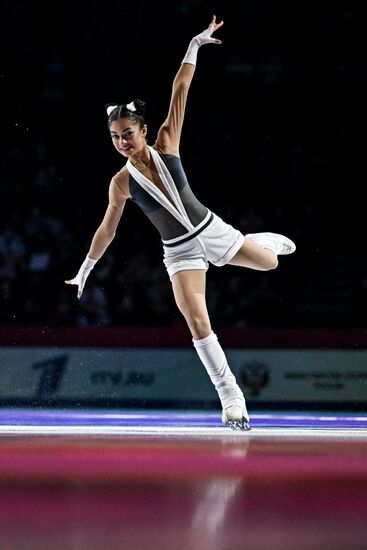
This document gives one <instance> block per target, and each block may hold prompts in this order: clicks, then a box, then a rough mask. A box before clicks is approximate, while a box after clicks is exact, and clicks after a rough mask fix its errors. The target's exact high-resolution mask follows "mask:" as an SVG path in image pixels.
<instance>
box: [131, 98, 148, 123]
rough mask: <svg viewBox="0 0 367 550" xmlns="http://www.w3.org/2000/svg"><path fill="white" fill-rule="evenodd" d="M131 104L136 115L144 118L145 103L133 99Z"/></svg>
mask: <svg viewBox="0 0 367 550" xmlns="http://www.w3.org/2000/svg"><path fill="white" fill-rule="evenodd" d="M132 103H133V104H134V107H135V112H136V114H137V115H140V116H142V117H143V118H144V117H145V102H144V101H142V100H141V99H134V101H132Z"/></svg>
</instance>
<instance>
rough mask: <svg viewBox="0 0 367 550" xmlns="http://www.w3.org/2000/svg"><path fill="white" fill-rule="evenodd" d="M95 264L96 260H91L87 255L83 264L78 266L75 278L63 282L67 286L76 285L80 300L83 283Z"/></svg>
mask: <svg viewBox="0 0 367 550" xmlns="http://www.w3.org/2000/svg"><path fill="white" fill-rule="evenodd" d="M96 263H97V260H93V259H92V258H90V257H89V256H88V255H87V256H86V258H85V260H84V262H83V263H82V265H81V266H80V268H79V271H78V273H77V275H76V277H74V279H71V280H70V281H65V283H67V284H69V285H78V298H80V297H81V295H82V294H83V289H84V285H85V282H86V280H87V278H88V275H89V273H90V272H91V271H92V269H93V267H94V266H95V264H96Z"/></svg>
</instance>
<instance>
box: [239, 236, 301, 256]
mask: <svg viewBox="0 0 367 550" xmlns="http://www.w3.org/2000/svg"><path fill="white" fill-rule="evenodd" d="M245 239H250V240H251V241H253V242H254V243H256V244H258V245H259V246H262V247H263V248H269V249H270V250H273V251H274V252H275V253H276V254H277V255H278V256H282V255H285V254H293V252H295V250H296V245H295V244H294V242H293V241H291V240H290V239H288V237H285V236H284V235H279V234H278V233H247V235H245Z"/></svg>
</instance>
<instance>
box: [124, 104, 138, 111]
mask: <svg viewBox="0 0 367 550" xmlns="http://www.w3.org/2000/svg"><path fill="white" fill-rule="evenodd" d="M126 109H129V111H132V112H134V111H136V107H135V103H134V102H133V101H132V102H131V103H128V104H127V105H126Z"/></svg>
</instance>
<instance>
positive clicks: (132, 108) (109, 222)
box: [65, 15, 296, 430]
mask: <svg viewBox="0 0 367 550" xmlns="http://www.w3.org/2000/svg"><path fill="white" fill-rule="evenodd" d="M222 25H223V21H221V22H220V23H217V22H216V16H215V15H213V17H212V20H211V23H210V25H209V27H208V28H207V29H206V30H204V31H203V32H202V33H200V34H198V35H196V36H194V37H193V38H192V40H191V41H190V43H189V46H188V49H187V52H186V54H185V56H184V58H183V60H182V63H181V64H180V67H179V70H178V72H177V74H176V76H175V78H174V81H173V85H172V94H171V100H170V105H169V109H168V114H167V118H166V119H165V121H164V122H163V124H162V126H161V127H160V129H159V131H158V134H157V138H156V141H155V143H154V145H152V146H150V145H148V143H147V140H146V136H147V125H146V122H145V103H144V102H143V101H141V100H140V99H135V100H134V101H132V102H130V103H127V104H120V105H116V104H109V105H107V106H106V110H107V116H108V121H107V123H108V128H109V131H110V134H111V139H112V143H113V145H114V147H115V149H116V150H117V152H118V153H119V154H120V155H122V156H123V157H125V158H126V159H127V161H126V163H125V165H124V166H123V167H122V169H121V170H120V171H119V172H117V174H115V175H114V176H113V177H112V180H111V183H110V186H109V203H108V206H107V210H106V212H105V215H104V218H103V220H102V222H101V224H100V226H99V227H98V229H97V230H96V232H95V234H94V237H93V239H92V242H91V246H90V249H89V251H88V254H87V256H86V258H85V260H84V262H83V263H82V265H81V267H80V269H79V271H78V273H77V275H76V277H74V278H73V279H71V280H68V281H65V282H66V283H67V284H71V285H77V286H78V294H77V296H78V298H79V299H80V298H81V296H82V292H83V288H84V285H85V282H86V279H87V277H88V275H89V273H90V271H91V270H92V269H93V267H94V266H95V264H96V262H97V261H98V260H99V259H100V258H101V256H102V255H103V254H104V252H105V251H106V249H107V247H108V246H109V245H110V243H111V242H112V240H113V238H114V237H115V233H116V228H117V226H118V223H119V221H120V218H121V215H122V213H123V210H124V207H125V204H126V201H127V200H128V199H130V200H132V201H133V202H134V203H136V204H137V205H138V206H139V207H140V208H141V209H142V210H143V212H144V213H145V214H146V215H147V216H148V218H149V219H150V221H151V222H152V223H153V225H154V226H155V227H156V229H157V230H158V232H159V234H160V237H161V239H162V243H163V262H164V265H165V267H166V269H167V272H168V275H169V277H170V280H171V282H172V288H173V293H174V297H175V301H176V304H177V306H178V308H179V310H180V312H181V313H182V315H183V316H184V318H185V320H186V322H187V325H188V327H189V329H190V332H191V335H192V339H193V345H194V347H195V349H196V351H197V353H198V356H199V358H200V360H201V362H202V363H203V365H204V367H205V369H206V370H207V372H208V375H209V377H210V379H211V381H212V383H213V384H214V386H215V389H216V390H217V393H218V396H219V399H220V402H221V406H222V421H223V424H225V425H229V426H230V427H231V428H232V429H240V430H247V429H250V423H249V415H248V412H247V408H246V402H245V397H244V395H243V392H242V391H241V389H240V387H239V386H238V384H237V382H236V379H235V377H234V375H233V373H232V371H231V369H230V367H229V365H228V363H227V360H226V356H225V354H224V351H223V349H222V347H221V345H220V343H219V341H218V338H217V335H216V334H215V333H214V332H213V330H212V327H211V323H210V318H209V314H208V310H207V305H206V298H205V281H206V271H207V269H208V267H209V264H213V265H214V266H223V265H226V264H230V265H236V266H242V267H247V268H250V269H255V270H260V271H268V270H271V269H275V268H276V267H277V265H278V258H277V257H278V255H281V254H291V253H292V252H294V251H295V249H296V247H295V245H294V243H293V242H292V241H291V240H290V239H288V238H287V237H284V236H283V235H279V234H276V233H253V234H246V235H244V234H242V233H241V232H240V231H238V230H237V229H235V228H234V227H232V226H231V225H229V224H227V223H226V222H224V221H223V220H222V219H221V218H220V217H219V216H217V215H216V214H215V213H214V212H212V211H211V210H210V209H208V208H207V207H206V206H205V205H204V204H202V203H201V202H200V201H199V200H198V199H197V198H196V197H195V195H194V193H193V192H192V190H191V188H190V185H189V183H188V181H187V178H186V175H185V172H184V169H183V166H182V163H181V159H180V151H179V148H180V136H181V130H182V125H183V120H184V113H185V105H186V100H187V94H188V91H189V88H190V84H191V81H192V78H193V76H194V72H195V67H196V61H197V54H198V51H199V48H200V47H201V46H203V45H204V44H221V40H219V39H217V38H213V37H212V34H213V33H214V31H217V30H218V29H219V28H220V27H222ZM199 153H200V152H198V154H199Z"/></svg>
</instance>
